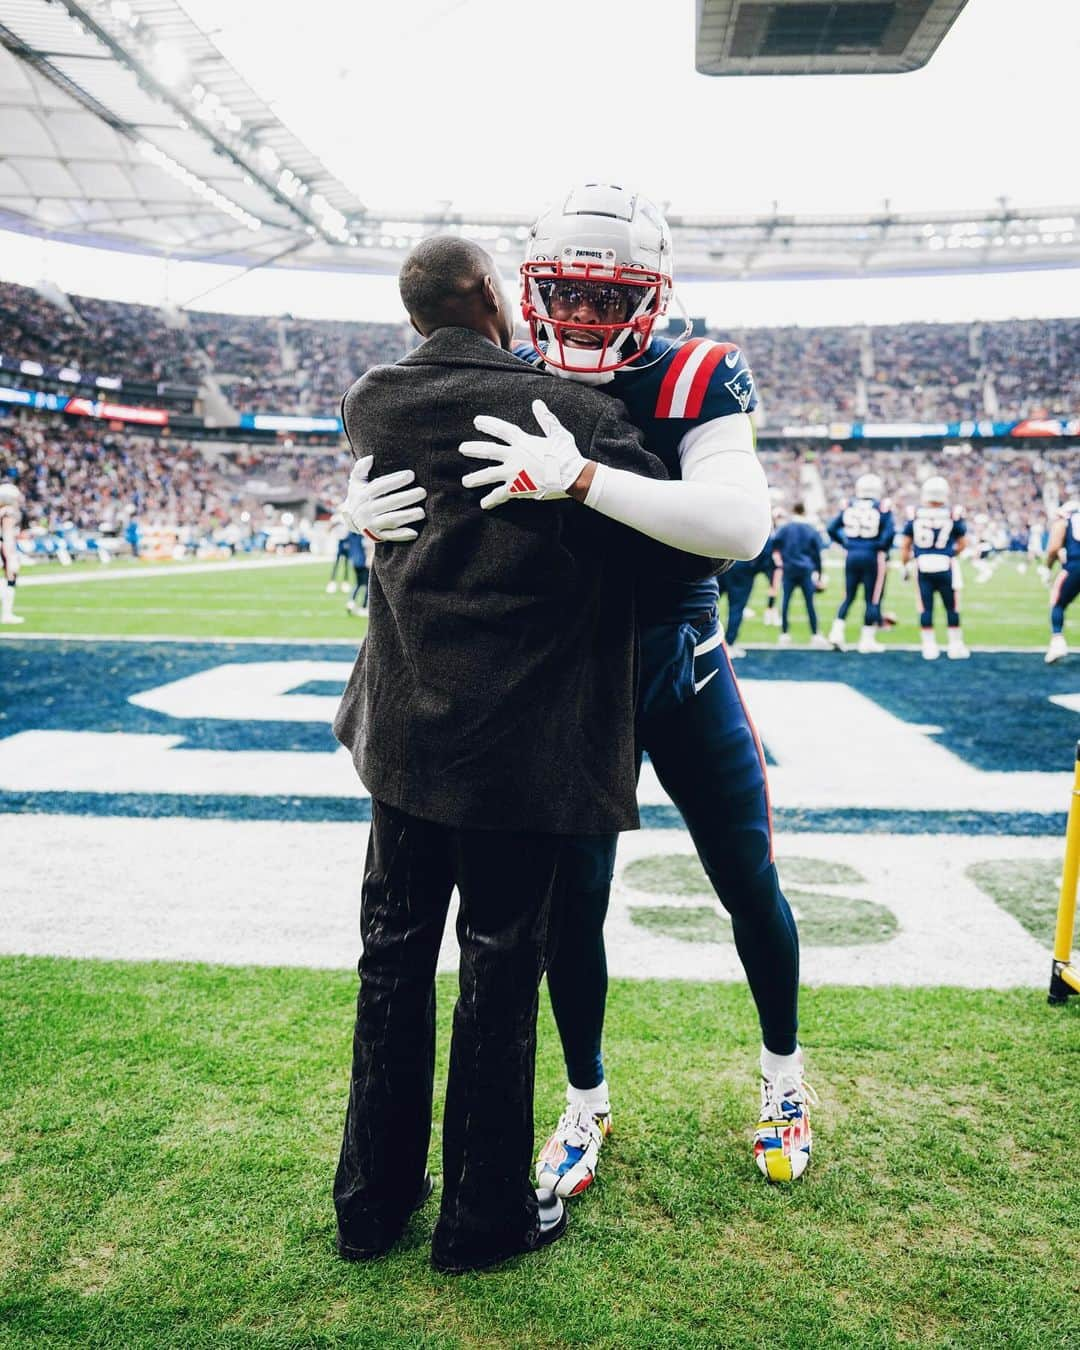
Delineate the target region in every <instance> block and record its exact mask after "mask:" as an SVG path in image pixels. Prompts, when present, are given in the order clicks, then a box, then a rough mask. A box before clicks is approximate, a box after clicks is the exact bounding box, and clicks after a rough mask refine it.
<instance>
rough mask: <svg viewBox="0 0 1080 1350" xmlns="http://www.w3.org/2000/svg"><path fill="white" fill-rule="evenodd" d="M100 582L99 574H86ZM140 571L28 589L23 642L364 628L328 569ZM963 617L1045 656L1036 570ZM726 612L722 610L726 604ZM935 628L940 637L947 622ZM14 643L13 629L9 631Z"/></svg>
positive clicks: (828, 604) (988, 589)
mask: <svg viewBox="0 0 1080 1350" xmlns="http://www.w3.org/2000/svg"><path fill="white" fill-rule="evenodd" d="M82 566H83V567H85V568H87V569H89V570H90V571H91V572H102V571H103V570H104V569H102V568H101V567H100V565H98V564H83V565H82ZM111 566H114V567H115V566H118V568H119V570H123V571H131V570H136V571H139V572H140V573H141V574H142V575H141V576H140V577H139V579H138V580H135V579H131V580H123V581H115V582H112V581H108V580H100V581H99V580H87V582H86V583H85V584H82V583H79V582H71V583H66V584H63V585H55V586H54V585H45V586H38V585H35V586H26V587H24V588H23V589H21V590H20V591H19V596H18V600H19V604H18V610H19V613H20V614H22V615H23V616H24V617H25V619H26V623H25V624H24V625H22V627H20V628H19V629H18V633H19V634H25V633H85V634H99V635H101V636H127V635H131V634H137V635H141V636H158V635H160V636H184V637H225V638H233V637H266V638H352V637H355V638H357V639H359V638H360V637H362V636H363V633H364V630H365V628H366V622H365V621H364V620H363V619H359V618H355V617H353V616H352V615H349V614H346V612H345V601H346V599H347V598H348V597H347V596H345V595H341V594H339V593H335V594H334V595H327V594H326V593H325V585H326V579H327V577H328V576H329V573H330V563H329V560H325V559H324V560H321V561H319V560H317V561H311V562H294V563H286V564H285V565H284V566H279V567H273V568H263V569H256V570H250V571H249V570H237V571H236V572H235V573H232V572H230V571H228V570H225V571H215V572H199V571H198V570H197V566H196V568H193V570H192V572H191V574H190V575H188V576H185V575H182V574H181V575H175V574H174V575H171V576H170V575H159V572H160V570H161V566H162V564H159V563H151V562H147V563H136V564H133V565H132V564H126V565H125V564H120V565H117V564H112V565H111ZM59 572H60V569H59V568H54V569H52V570H51V571H46V569H45V568H44V567H37V568H35V569H33V571H32V572H30V573H28V576H33V577H35V578H37V577H48V576H50V575H58V574H59ZM826 576H827V577H828V586H827V589H826V591H825V592H824V593H823V594H822V595H821V596H820V597H819V613H820V615H821V619H822V626H823V627H827V626H828V624H829V622H831V620H832V618H833V616H834V615H835V613H836V607H837V605H838V604H839V603H840V599H841V597H842V589H841V587H842V580H843V576H842V572H841V571H840V570H839V569H838V568H835V567H830V568H829V569H828V570H827V572H826ZM965 580H966V586H965V588H964V591H963V599H962V617H963V622H964V632H965V637H966V639H967V641H968V642H969V643H971V644H974V645H986V646H1008V647H1012V646H1018V647H1043V646H1045V644H1046V641H1047V637H1048V634H1049V622H1048V617H1047V603H1048V602H1047V589H1046V587H1045V586H1044V585H1042V584H1041V583H1040V582H1039V580H1038V578H1037V577H1036V575H1035V572H1034V570H1033V569H1032V568H1028V569H1027V571H1026V572H1025V573H1024V574H1020V573H1018V572H1017V570H1016V563H1015V562H1014V561H1013V560H1012V559H1006V560H1005V561H1003V562H1002V563H1001V564H1000V565H999V567H998V568H997V570H996V571H995V573H994V575H993V577H992V579H991V580H990V581H989V582H987V583H986V584H979V583H978V582H976V581H975V579H974V575H973V573H972V571H971V569H970V568H968V569H967V570H966V572H965ZM722 603H723V602H722ZM764 605H765V583H764V581H763V580H759V581H758V583H757V586H756V587H755V591H754V595H753V598H752V600H751V606H752V608H753V609H754V610H755V614H754V617H753V618H751V619H748V620H747V621H746V622H745V623H744V624H743V628H742V632H741V634H740V641H743V642H765V643H768V644H770V645H771V644H774V643H775V641H776V630H775V629H771V628H766V627H765V625H764V623H763V622H762V619H761V614H762V612H763V610H764ZM885 609H886V610H891V611H894V612H895V613H896V615H897V618H898V619H899V623H898V625H897V627H896V628H895V629H892V630H891V631H889V632H886V633H885V634H884V637H883V641H885V642H886V643H901V644H910V643H917V642H918V640H919V634H918V626H917V618H916V601H915V590H914V585H913V583H905V582H903V581H902V580H901V579H900V577H899V576H898V575H896V574H892V573H891V574H890V576H889V581H888V584H887V589H886V598H885ZM792 612H793V616H794V618H793V626H792V633H793V635H794V637H795V640H796V642H804V641H805V640H806V639H807V638H808V637H809V632H810V630H809V626H808V624H807V621H806V615H805V610H804V609H803V608H802V603H801V600H799V599H796V600H795V601H794V603H793V611H792ZM860 623H861V609H860V607H859V605H856V607H855V611H854V612H853V614H852V615H850V616H849V618H848V637H849V640H851V641H853V640H855V639H856V638H857V637H858V629H859V625H860ZM939 627H940V629H941V635H942V636H943V635H944V617H941V620H940V624H939ZM10 631H11V632H12V633H15V631H16V630H15V629H12V630H10Z"/></svg>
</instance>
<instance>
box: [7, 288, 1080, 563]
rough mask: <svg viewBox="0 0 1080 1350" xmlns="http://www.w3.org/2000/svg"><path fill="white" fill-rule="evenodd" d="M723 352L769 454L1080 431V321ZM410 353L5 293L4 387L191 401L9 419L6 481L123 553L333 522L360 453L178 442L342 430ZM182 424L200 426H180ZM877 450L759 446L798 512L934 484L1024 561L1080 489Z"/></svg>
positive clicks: (947, 455)
mask: <svg viewBox="0 0 1080 1350" xmlns="http://www.w3.org/2000/svg"><path fill="white" fill-rule="evenodd" d="M714 336H717V337H720V336H723V337H726V338H729V339H734V340H736V341H738V342H739V343H740V344H741V345H742V346H743V347H744V349H745V350H746V352H747V355H748V357H749V359H750V362H751V364H752V366H753V368H754V371H755V375H756V379H757V383H758V388H759V391H760V395H761V410H760V418H759V421H760V423H761V425H762V426H763V428H764V429H765V433H766V437H767V436H768V433H769V432H770V430H771V431H773V432H775V431H777V430H781V431H782V430H783V429H784V427H785V426H786V425H789V424H794V425H793V426H792V430H797V428H798V427H799V426H806V425H807V424H817V425H820V424H823V423H824V424H827V425H831V424H834V423H836V422H841V423H843V422H853V421H859V420H866V421H870V422H874V421H878V422H889V423H904V422H956V421H961V420H965V419H978V418H988V419H990V420H1009V419H1026V418H1035V417H1060V418H1076V417H1078V416H1080V319H1063V320H1037V321H1036V320H1031V321H1015V322H1010V323H984V324H900V325H892V326H879V327H873V328H797V327H789V328H758V329H748V330H742V331H729V332H727V333H724V334H719V333H717V334H714ZM413 340H414V338H413V337H412V335H411V334H410V333H409V331H408V330H407V329H406V328H405V327H404V326H403V325H399V324H375V323H359V322H357V323H344V322H318V321H314V320H297V319H294V318H292V317H291V316H288V315H285V316H281V317H275V318H261V317H257V316H251V315H224V314H213V313H208V312H198V311H192V312H185V313H182V314H177V313H175V312H173V313H166V312H164V311H162V310H158V309H154V308H152V307H149V306H144V305H127V304H120V303H117V302H114V301H104V300H95V299H90V298H87V297H85V296H78V295H72V296H63V295H62V294H60V293H59V292H57V291H55V290H50V291H49V293H48V295H47V296H46V295H43V294H41V293H39V292H38V291H36V290H33V289H31V288H28V287H25V286H17V285H13V284H11V283H7V282H0V357H2V358H3V363H4V371H3V374H4V381H3V382H7V383H16V384H17V383H18V382H19V381H20V380H21V381H22V383H23V385H24V386H25V387H28V388H31V389H34V390H38V391H41V390H47V389H48V388H49V387H50V379H51V380H52V382H53V384H54V385H55V386H56V387H57V388H59V387H60V381H59V379H58V377H57V375H56V371H55V369H54V370H53V373H52V375H51V376H50V374H49V372H48V371H46V372H45V373H44V374H42V375H40V376H35V375H31V374H28V373H26V372H20V370H19V361H20V360H29V361H36V362H40V363H41V364H42V365H44V366H49V367H54V368H55V367H60V366H66V367H69V368H73V369H75V370H79V371H85V372H93V373H94V374H105V375H108V376H114V377H116V378H119V379H120V380H122V381H123V392H122V394H121V395H118V396H117V397H122V398H123V400H124V401H125V402H130V403H134V404H138V403H144V404H145V403H146V402H147V401H148V399H149V400H150V401H151V402H153V401H154V397H155V395H154V391H155V390H164V389H165V388H166V384H171V385H173V386H176V385H179V386H180V389H176V388H175V387H174V388H173V389H172V391H171V392H162V393H159V394H157V395H156V397H157V399H158V401H160V402H162V403H164V404H166V405H167V406H169V407H170V410H171V411H170V416H172V417H173V418H174V435H173V437H171V438H170V439H168V440H162V441H158V440H156V439H154V438H153V437H147V436H145V435H127V434H120V433H118V432H116V431H115V430H113V429H110V430H105V429H103V424H102V423H100V422H96V421H88V422H87V423H86V424H85V425H79V426H73V425H72V422H71V421H70V420H65V419H62V418H59V417H56V416H49V415H41V414H37V415H34V414H29V413H26V414H20V415H18V416H13V417H10V418H8V419H6V420H5V421H2V422H0V473H3V474H5V475H9V476H13V477H16V478H17V479H18V481H19V483H20V485H21V486H22V488H23V490H24V494H25V497H26V504H27V510H26V519H27V521H28V522H33V523H35V524H36V525H37V526H38V527H39V528H40V529H41V530H44V531H46V532H48V531H52V530H55V529H58V528H59V527H60V526H61V525H62V524H63V523H65V522H68V521H70V522H74V524H75V526H76V527H77V528H79V529H82V530H86V531H90V532H93V531H104V532H105V533H106V534H108V533H110V532H113V531H116V530H117V529H118V528H121V527H122V526H123V524H124V522H125V521H127V520H128V519H130V518H132V517H136V516H137V517H138V518H139V519H140V520H141V521H143V522H145V523H148V524H152V523H167V524H170V525H175V526H182V527H184V528H185V529H186V530H189V531H194V532H195V534H196V535H202V534H205V535H207V536H209V535H212V534H213V533H214V531H215V530H220V529H221V528H223V527H224V526H225V525H226V524H228V523H229V522H233V523H235V522H236V521H237V520H238V519H239V518H240V517H241V516H243V515H244V514H245V513H246V514H247V517H248V519H249V520H250V519H251V518H253V517H254V516H256V515H258V513H259V512H264V513H265V511H266V509H267V507H268V506H269V508H270V509H271V510H272V509H273V506H274V504H275V503H280V502H282V501H285V500H292V501H295V502H303V503H305V504H306V506H305V509H308V510H311V509H314V508H316V507H322V508H325V507H329V506H332V505H333V504H335V503H336V502H337V501H338V500H339V498H340V496H341V494H342V489H343V486H344V482H345V478H346V477H347V471H348V457H347V454H345V453H344V452H343V451H342V450H341V449H340V448H338V447H336V446H333V447H330V448H328V449H326V450H321V449H318V448H316V447H313V446H309V447H305V449H304V450H303V451H294V452H290V453H264V452H263V451H261V450H258V449H254V448H252V447H250V446H248V445H246V444H241V445H239V446H238V445H237V443H236V442H227V441H225V442H213V443H211V442H206V443H195V442H194V441H189V440H179V439H177V437H176V435H175V432H176V430H178V429H180V428H183V429H184V431H185V432H189V433H193V432H194V428H195V427H201V425H202V422H201V420H200V414H201V411H202V409H201V403H200V399H201V400H209V399H210V398H211V397H216V398H217V399H218V400H219V404H218V408H219V409H220V408H221V406H222V403H223V404H224V407H225V408H226V409H228V408H229V407H230V406H231V409H232V412H233V413H236V414H240V413H245V412H275V413H299V414H304V415H322V416H327V415H328V416H333V415H334V414H336V412H337V409H338V403H339V401H340V398H341V395H342V393H343V392H344V390H345V389H346V388H347V387H348V386H349V384H350V383H351V382H352V381H353V380H354V379H355V378H356V377H357V376H358V375H360V374H361V373H362V372H363V371H364V370H366V369H367V368H368V367H370V366H371V365H374V364H378V363H382V362H388V361H393V360H395V359H397V358H398V357H399V356H400V355H401V353H402V352H403V351H404V350H405V349H406V348H407V347H408V346H409V345H411V342H412V341H413ZM9 371H10V372H12V373H11V374H9ZM88 378H89V377H88ZM163 382H165V383H163ZM185 385H186V386H188V387H187V391H186V396H185V394H184V391H183V386H185ZM198 386H201V390H202V392H201V394H200V395H199V396H198V397H196V395H195V393H194V389H195V387H198ZM67 392H68V393H70V392H71V388H70V384H69V385H68V387H67ZM80 392H86V391H85V390H84V391H80ZM94 396H95V397H97V396H99V395H98V394H95V395H94ZM106 396H107V395H106ZM54 406H55V401H54ZM178 411H179V412H182V413H190V412H194V413H195V414H196V415H195V416H194V417H187V418H184V417H176V416H175V414H176V413H177V412H178ZM217 420H218V421H219V422H220V421H221V419H220V418H218V419H217ZM864 444H865V442H864ZM878 445H880V447H881V448H877V449H861V448H858V447H859V443H858V442H850V443H848V445H847V446H846V448H842V447H841V446H840V445H835V446H832V447H831V448H826V447H828V446H829V442H828V441H822V440H816V441H811V440H799V439H798V436H797V435H796V436H795V437H794V438H792V439H789V440H786V441H785V440H777V439H771V440H770V439H765V440H763V441H762V459H763V461H764V463H765V465H766V469H767V472H768V474H769V478H770V483H771V485H772V487H773V489H774V496H775V497H776V499H777V500H778V501H783V502H785V503H787V504H789V505H790V504H791V503H792V502H794V501H795V500H798V499H799V498H800V497H801V498H804V499H805V500H806V501H807V505H808V508H809V509H810V510H811V512H812V513H815V514H817V515H819V516H820V515H823V514H824V513H825V512H831V511H832V510H834V509H835V507H836V504H837V503H838V501H839V500H840V499H841V498H842V497H843V496H844V495H845V494H847V493H848V492H849V491H850V490H851V487H852V484H853V482H854V479H855V477H856V476H857V474H858V473H859V472H861V471H864V470H870V469H873V470H874V471H875V472H877V473H879V474H881V476H882V478H883V480H884V482H885V485H886V491H887V492H888V493H889V495H890V496H891V497H892V498H893V499H894V501H895V502H896V504H897V506H898V507H899V508H900V510H901V511H903V510H904V509H905V508H906V507H908V506H910V505H913V504H914V502H915V501H916V499H917V495H918V484H919V482H920V481H921V480H922V478H924V477H926V475H927V474H928V473H930V472H940V473H943V474H945V476H946V477H948V478H949V479H950V480H951V481H952V483H953V490H954V496H955V499H956V500H957V501H959V502H961V503H962V504H963V506H964V509H965V511H966V512H967V513H968V515H969V517H971V518H975V517H978V518H980V519H982V518H985V522H984V526H985V528H984V533H986V532H989V533H990V534H991V535H993V536H994V537H996V538H1000V539H1004V540H1008V539H1012V540H1013V541H1014V542H1015V541H1017V540H1020V539H1023V538H1026V537H1027V534H1028V532H1029V531H1030V530H1032V529H1035V530H1041V529H1042V528H1043V526H1044V524H1045V521H1046V515H1047V509H1048V506H1052V504H1053V503H1054V502H1055V501H1056V500H1058V499H1059V496H1060V495H1063V494H1065V493H1066V492H1068V491H1070V490H1071V491H1075V490H1076V489H1077V488H1078V487H1080V482H1077V481H1076V480H1075V479H1073V477H1072V475H1073V470H1072V468H1071V460H1072V459H1073V458H1075V457H1076V454H1077V452H1076V450H1075V449H1063V450H1061V451H1054V450H1050V451H1046V450H1025V449H1022V448H1020V449H1016V450H1012V449H993V450H987V451H979V450H974V451H971V452H968V453H958V452H957V450H956V449H955V448H949V447H945V446H944V445H943V443H942V440H941V438H940V437H939V438H938V440H936V441H930V442H928V444H927V448H926V449H922V448H919V449H917V450H913V449H911V448H910V443H909V444H908V446H900V445H898V446H894V447H893V448H888V446H889V442H887V441H886V442H878Z"/></svg>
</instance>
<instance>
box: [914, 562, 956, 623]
mask: <svg viewBox="0 0 1080 1350" xmlns="http://www.w3.org/2000/svg"><path fill="white" fill-rule="evenodd" d="M917 575H918V579H919V610H920V613H919V627H920V628H933V626H934V596H935V595H938V596H940V597H941V603H942V604H943V605H944V606H945V622H946V623H947V624H948V625H949V627H950V628H959V627H960V610H959V608H958V607H957V604H956V588H955V587H954V586H953V579H952V568H950V569H949V570H948V571H947V572H919V573H917Z"/></svg>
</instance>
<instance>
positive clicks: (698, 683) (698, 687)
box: [694, 670, 720, 694]
mask: <svg viewBox="0 0 1080 1350" xmlns="http://www.w3.org/2000/svg"><path fill="white" fill-rule="evenodd" d="M719 674H720V672H719V671H718V670H710V671H709V673H708V675H706V676H705V678H704V679H703V680H695V681H694V693H695V694H700V693H701V691H702V690H703V689H704V688H705V686H706V685H707V684H708V683H709V681H710V680H711V679H712V678H713V676H714V675H719Z"/></svg>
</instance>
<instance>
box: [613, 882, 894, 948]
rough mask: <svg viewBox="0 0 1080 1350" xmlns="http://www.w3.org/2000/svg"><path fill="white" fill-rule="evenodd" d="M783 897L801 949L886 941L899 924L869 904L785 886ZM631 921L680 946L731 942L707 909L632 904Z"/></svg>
mask: <svg viewBox="0 0 1080 1350" xmlns="http://www.w3.org/2000/svg"><path fill="white" fill-rule="evenodd" d="M784 893H785V895H786V896H787V899H788V903H789V904H790V905H791V908H792V912H793V913H794V915H795V918H796V919H797V921H798V924H799V942H800V944H801V945H802V946H803V947H853V946H860V945H862V944H864V943H868V942H888V941H889V939H890V938H891V937H893V936H894V935H895V934H896V932H897V929H898V927H899V925H898V924H897V921H896V915H895V914H894V913H893V912H892V910H891V909H888V908H886V906H884V905H878V904H875V903H874V902H873V901H871V900H853V899H851V898H850V897H849V896H844V895H822V894H819V893H818V892H816V891H798V890H792V889H791V888H790V887H787V886H785V889H784ZM630 918H631V920H632V921H633V922H634V923H635V924H637V925H638V927H639V928H646V929H648V930H650V931H651V932H654V933H660V934H662V935H663V936H664V937H673V938H679V939H680V940H681V941H683V942H731V941H733V938H732V932H731V923H730V921H729V920H728V919H727V917H726V916H721V915H720V914H718V913H717V911H716V909H715V908H713V907H712V906H709V907H708V908H706V907H705V906H700V907H699V906H685V905H632V906H631V907H630Z"/></svg>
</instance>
